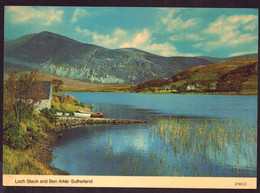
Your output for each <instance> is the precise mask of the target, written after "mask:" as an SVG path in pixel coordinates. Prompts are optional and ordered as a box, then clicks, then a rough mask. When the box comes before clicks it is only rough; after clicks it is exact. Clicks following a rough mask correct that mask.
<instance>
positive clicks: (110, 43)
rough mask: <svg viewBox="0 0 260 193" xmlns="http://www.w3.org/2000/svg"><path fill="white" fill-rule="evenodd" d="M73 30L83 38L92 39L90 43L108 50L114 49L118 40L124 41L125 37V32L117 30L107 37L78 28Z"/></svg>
mask: <svg viewBox="0 0 260 193" xmlns="http://www.w3.org/2000/svg"><path fill="white" fill-rule="evenodd" d="M75 30H76V31H77V32H79V33H81V34H83V35H85V36H90V37H91V38H92V41H93V42H92V43H94V44H96V45H100V46H104V47H108V48H115V47H116V46H118V42H119V39H120V38H121V39H124V38H126V37H127V31H125V30H123V29H120V28H117V29H115V31H114V32H113V33H112V34H111V35H109V34H106V35H103V34H99V33H97V32H93V31H90V30H88V29H81V28H80V27H79V26H77V27H76V28H75Z"/></svg>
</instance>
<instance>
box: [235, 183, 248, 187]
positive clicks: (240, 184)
mask: <svg viewBox="0 0 260 193" xmlns="http://www.w3.org/2000/svg"><path fill="white" fill-rule="evenodd" d="M235 186H246V182H236V183H235Z"/></svg>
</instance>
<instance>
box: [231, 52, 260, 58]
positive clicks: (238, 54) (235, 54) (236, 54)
mask: <svg viewBox="0 0 260 193" xmlns="http://www.w3.org/2000/svg"><path fill="white" fill-rule="evenodd" d="M252 53H257V51H245V52H236V53H232V54H230V55H229V57H233V56H242V55H246V54H252Z"/></svg>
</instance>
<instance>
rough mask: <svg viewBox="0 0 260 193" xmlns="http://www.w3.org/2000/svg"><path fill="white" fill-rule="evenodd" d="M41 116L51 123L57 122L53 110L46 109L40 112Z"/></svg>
mask: <svg viewBox="0 0 260 193" xmlns="http://www.w3.org/2000/svg"><path fill="white" fill-rule="evenodd" d="M40 112H41V114H42V115H43V116H44V117H46V118H47V119H48V120H49V121H50V122H52V123H53V122H55V121H56V116H55V113H56V112H55V111H54V110H52V109H48V108H44V109H42V110H40Z"/></svg>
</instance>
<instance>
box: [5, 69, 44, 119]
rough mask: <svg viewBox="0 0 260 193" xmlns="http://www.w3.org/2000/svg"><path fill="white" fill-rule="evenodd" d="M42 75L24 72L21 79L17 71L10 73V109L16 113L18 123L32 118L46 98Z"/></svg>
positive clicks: (7, 86)
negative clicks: (37, 107)
mask: <svg viewBox="0 0 260 193" xmlns="http://www.w3.org/2000/svg"><path fill="white" fill-rule="evenodd" d="M41 78H42V77H41V75H40V73H39V71H37V70H34V71H31V72H23V73H21V75H20V76H19V77H17V76H16V71H11V72H10V73H9V78H8V80H7V82H6V85H5V86H6V90H7V93H8V103H9V107H10V108H11V109H12V110H13V111H14V115H15V117H16V118H17V121H18V122H21V120H22V119H23V118H25V117H31V114H32V112H33V111H34V108H35V106H36V105H37V104H39V103H40V102H41V100H42V98H43V97H44V94H43V91H42V89H41V87H40V85H41V81H40V80H41Z"/></svg>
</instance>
